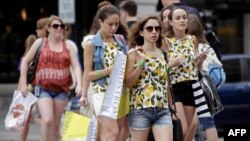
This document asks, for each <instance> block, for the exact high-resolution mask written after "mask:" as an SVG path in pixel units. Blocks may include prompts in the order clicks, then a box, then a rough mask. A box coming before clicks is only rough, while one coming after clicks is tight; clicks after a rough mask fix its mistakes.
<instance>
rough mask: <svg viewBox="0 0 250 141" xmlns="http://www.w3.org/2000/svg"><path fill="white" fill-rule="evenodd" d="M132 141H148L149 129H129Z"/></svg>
mask: <svg viewBox="0 0 250 141" xmlns="http://www.w3.org/2000/svg"><path fill="white" fill-rule="evenodd" d="M129 130H130V133H131V138H132V141H146V140H148V133H149V130H150V129H144V130H136V129H132V128H130V129H129Z"/></svg>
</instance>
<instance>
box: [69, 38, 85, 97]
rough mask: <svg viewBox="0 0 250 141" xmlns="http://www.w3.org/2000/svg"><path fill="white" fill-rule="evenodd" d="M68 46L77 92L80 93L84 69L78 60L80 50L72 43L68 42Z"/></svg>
mask: <svg viewBox="0 0 250 141" xmlns="http://www.w3.org/2000/svg"><path fill="white" fill-rule="evenodd" d="M66 44H67V47H68V49H69V51H70V60H71V66H72V69H73V71H74V75H75V77H76V82H77V84H76V90H75V91H76V94H77V95H79V94H80V93H81V88H82V70H81V67H80V62H79V60H78V52H77V51H76V50H75V49H74V47H72V45H71V44H69V43H68V42H66Z"/></svg>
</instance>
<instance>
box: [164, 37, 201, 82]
mask: <svg viewBox="0 0 250 141" xmlns="http://www.w3.org/2000/svg"><path fill="white" fill-rule="evenodd" d="M168 41H169V43H170V50H169V51H168V55H169V57H170V56H172V57H177V56H178V55H181V56H182V58H183V62H182V64H181V65H179V66H178V67H174V68H172V71H170V79H171V83H172V84H175V83H178V82H183V81H188V80H198V75H197V73H198V68H197V65H196V63H195V56H196V53H195V50H194V49H195V48H194V39H193V37H192V36H191V35H186V36H185V38H183V39H180V40H177V39H176V38H174V37H173V38H168Z"/></svg>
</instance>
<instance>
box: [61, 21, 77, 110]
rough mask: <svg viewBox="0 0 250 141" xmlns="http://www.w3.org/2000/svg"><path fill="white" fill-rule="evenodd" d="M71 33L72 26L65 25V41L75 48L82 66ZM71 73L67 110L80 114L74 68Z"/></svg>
mask: <svg viewBox="0 0 250 141" xmlns="http://www.w3.org/2000/svg"><path fill="white" fill-rule="evenodd" d="M71 32H72V29H71V26H70V25H65V41H66V42H67V43H69V44H70V45H71V46H72V47H73V49H74V50H75V52H76V56H77V59H78V61H79V64H80V58H79V53H78V48H77V45H76V43H75V42H74V41H73V40H71V39H69V36H70V34H71ZM70 72H71V76H72V84H71V85H70V87H69V89H70V94H69V103H68V105H67V109H68V110H73V111H75V112H78V111H79V110H80V104H79V99H80V95H77V94H76V93H75V88H76V85H77V79H76V75H75V73H74V71H73V68H72V67H70Z"/></svg>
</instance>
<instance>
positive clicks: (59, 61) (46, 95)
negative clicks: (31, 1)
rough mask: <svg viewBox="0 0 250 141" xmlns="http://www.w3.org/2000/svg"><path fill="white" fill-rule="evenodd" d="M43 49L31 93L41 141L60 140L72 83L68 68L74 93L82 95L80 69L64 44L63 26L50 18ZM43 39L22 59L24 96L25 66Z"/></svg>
mask: <svg viewBox="0 0 250 141" xmlns="http://www.w3.org/2000/svg"><path fill="white" fill-rule="evenodd" d="M46 30H47V31H46V36H47V37H48V38H45V39H44V40H43V41H44V47H43V48H42V50H41V54H40V57H39V60H38V64H37V68H36V76H35V79H34V80H33V84H34V85H35V88H34V94H35V95H36V96H37V98H38V102H37V104H38V107H39V111H40V113H41V119H42V120H41V136H42V140H44V141H58V140H60V137H61V135H60V132H59V129H60V122H61V117H62V114H63V111H64V108H65V106H66V105H67V102H68V93H69V86H70V85H71V84H72V78H71V73H70V66H72V68H73V70H74V73H75V75H76V78H77V86H76V93H77V94H80V93H81V85H82V84H81V76H82V72H81V68H80V64H79V61H78V59H77V56H76V52H75V50H74V49H73V47H72V46H71V45H70V44H69V43H67V42H65V40H64V37H65V24H64V23H63V21H62V19H60V18H59V17H57V16H54V15H51V16H50V17H49V18H48V21H47V24H46ZM41 41H42V39H37V40H36V41H35V43H34V44H33V45H32V47H31V49H30V50H29V52H28V53H27V55H26V56H25V57H24V59H23V62H22V65H21V79H20V83H21V92H22V94H23V95H24V96H26V95H27V71H28V64H29V63H30V62H31V60H32V59H33V58H34V56H35V53H36V52H37V50H38V46H39V44H40V43H41Z"/></svg>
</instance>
